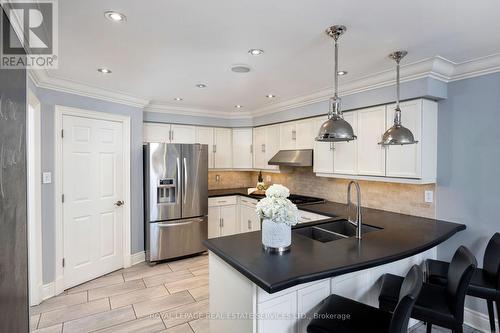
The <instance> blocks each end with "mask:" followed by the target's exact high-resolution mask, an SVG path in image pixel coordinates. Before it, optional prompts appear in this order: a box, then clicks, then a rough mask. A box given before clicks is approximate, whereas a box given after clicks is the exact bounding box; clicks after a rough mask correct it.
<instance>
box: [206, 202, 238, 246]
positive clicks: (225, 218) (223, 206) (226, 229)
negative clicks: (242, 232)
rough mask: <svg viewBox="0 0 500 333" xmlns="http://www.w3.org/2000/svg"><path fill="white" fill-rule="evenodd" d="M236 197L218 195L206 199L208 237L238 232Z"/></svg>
mask: <svg viewBox="0 0 500 333" xmlns="http://www.w3.org/2000/svg"><path fill="white" fill-rule="evenodd" d="M236 202H237V201H236V197H235V196H230V197H218V198H209V200H208V238H214V237H220V236H228V235H233V234H236V233H238V231H239V226H238V217H237V214H236V211H237V209H236V208H237V205H236Z"/></svg>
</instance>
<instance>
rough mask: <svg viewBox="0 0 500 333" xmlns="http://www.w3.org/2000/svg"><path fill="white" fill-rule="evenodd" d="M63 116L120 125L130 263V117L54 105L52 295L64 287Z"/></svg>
mask: <svg viewBox="0 0 500 333" xmlns="http://www.w3.org/2000/svg"><path fill="white" fill-rule="evenodd" d="M63 116H77V117H83V118H90V119H96V120H107V121H116V122H121V123H122V125H123V141H122V144H123V180H122V181H123V190H124V201H125V205H124V206H122V207H123V209H124V211H123V267H124V268H126V267H130V266H131V261H132V260H131V259H132V256H131V232H130V230H131V229H130V216H131V195H130V137H131V133H130V116H122V115H117V114H111V113H105V112H98V111H89V110H84V109H78V108H73V107H67V106H61V105H56V106H55V115H54V121H55V126H54V128H55V133H54V135H55V166H54V169H55V170H54V174H55V204H56V211H55V215H56V216H55V231H56V232H55V281H54V285H55V294H56V295H57V294H60V293H62V292H63V291H64V289H65V280H64V268H63V266H62V262H63V258H64V230H63V204H62V195H63V186H62V179H63V177H62V165H63V164H62V162H63V161H62V155H63V154H62V136H61V131H62V127H63V126H62V125H63V124H62V121H63Z"/></svg>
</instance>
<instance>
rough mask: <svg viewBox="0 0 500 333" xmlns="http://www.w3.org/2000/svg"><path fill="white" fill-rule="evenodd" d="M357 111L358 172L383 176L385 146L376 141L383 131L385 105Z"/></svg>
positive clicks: (384, 126) (379, 138)
mask: <svg viewBox="0 0 500 333" xmlns="http://www.w3.org/2000/svg"><path fill="white" fill-rule="evenodd" d="M356 112H357V113H358V132H357V136H358V139H357V141H358V142H357V151H358V154H357V156H358V174H359V175H366V176H385V148H384V147H383V146H381V145H379V144H378V143H379V142H380V140H381V139H382V134H384V132H385V128H386V120H385V106H377V107H373V108H367V109H361V110H358V111H356Z"/></svg>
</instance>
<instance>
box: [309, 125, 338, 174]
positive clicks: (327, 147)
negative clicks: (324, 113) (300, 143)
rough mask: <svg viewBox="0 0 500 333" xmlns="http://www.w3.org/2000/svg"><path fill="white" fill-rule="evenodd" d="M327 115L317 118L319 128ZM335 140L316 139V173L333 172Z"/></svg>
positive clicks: (314, 166) (314, 167)
mask: <svg viewBox="0 0 500 333" xmlns="http://www.w3.org/2000/svg"><path fill="white" fill-rule="evenodd" d="M326 119H327V118H326V117H320V118H315V120H314V125H315V127H316V128H317V129H319V128H320V126H321V125H322V124H323V123H324V122H325V120H326ZM333 145H334V144H333V142H321V141H314V155H313V158H314V162H313V171H314V172H316V173H325V174H332V173H333V149H334V147H333Z"/></svg>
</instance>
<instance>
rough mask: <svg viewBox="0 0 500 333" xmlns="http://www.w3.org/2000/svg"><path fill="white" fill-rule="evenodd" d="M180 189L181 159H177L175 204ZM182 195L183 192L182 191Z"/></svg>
mask: <svg viewBox="0 0 500 333" xmlns="http://www.w3.org/2000/svg"><path fill="white" fill-rule="evenodd" d="M180 188H181V159H180V158H179V157H177V186H176V188H175V191H176V192H177V193H176V196H175V203H179V191H180ZM182 192H183V193H184V191H182Z"/></svg>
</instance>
